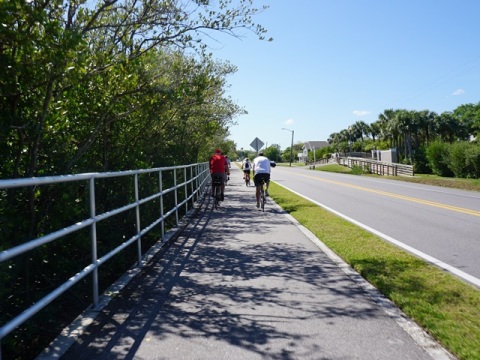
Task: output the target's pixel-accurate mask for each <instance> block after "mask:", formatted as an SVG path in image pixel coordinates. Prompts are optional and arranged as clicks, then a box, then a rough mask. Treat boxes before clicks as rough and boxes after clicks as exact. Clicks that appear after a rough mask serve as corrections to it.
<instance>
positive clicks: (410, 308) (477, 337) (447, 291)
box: [269, 182, 480, 360]
mask: <svg viewBox="0 0 480 360" xmlns="http://www.w3.org/2000/svg"><path fill="white" fill-rule="evenodd" d="M269 192H270V196H271V197H272V198H273V199H274V200H275V201H276V202H277V203H278V204H279V205H280V206H281V207H282V208H283V209H284V210H286V211H287V212H288V213H289V214H290V215H292V216H293V217H294V218H295V219H297V220H298V222H299V223H300V224H302V225H303V226H305V227H306V228H307V229H309V230H310V231H311V232H312V233H313V234H315V236H316V237H317V238H319V239H320V240H321V241H322V242H323V243H324V244H326V245H327V246H328V247H329V248H330V249H331V250H333V251H334V252H335V253H336V254H337V255H338V256H340V257H341V258H342V259H343V260H344V261H345V262H346V263H348V264H349V265H350V266H351V267H352V268H353V269H355V270H356V271H357V272H358V273H359V274H360V275H361V276H362V277H363V278H364V279H366V280H367V281H368V282H370V283H371V284H372V285H373V286H375V287H376V288H377V289H378V290H379V291H380V292H381V293H382V294H384V295H385V296H386V297H387V298H389V299H390V300H391V301H393V302H394V303H395V304H396V305H397V306H398V307H399V308H400V309H401V310H402V311H403V312H404V313H405V314H407V315H408V316H409V317H410V318H411V319H412V320H414V321H415V322H416V323H417V324H419V325H420V326H421V327H422V328H423V329H424V330H425V331H426V332H427V333H429V334H430V335H432V337H434V338H435V339H436V340H437V341H438V342H439V343H440V344H442V345H443V346H444V347H445V348H446V349H447V350H449V351H450V352H451V353H452V354H454V355H455V356H457V357H458V358H459V359H462V360H478V359H480V291H479V290H478V289H476V288H475V287H473V286H471V285H470V284H467V283H465V282H463V281H462V280H460V279H458V278H457V277H455V276H453V275H451V274H449V273H447V272H445V271H443V270H441V269H439V268H438V267H436V266H434V265H431V264H429V263H427V262H425V261H423V260H422V259H419V258H418V257H416V256H414V255H412V254H410V253H408V252H406V251H404V250H402V249H400V248H398V247H396V246H394V245H393V244H390V243H388V242H386V241H385V240H383V239H381V238H379V237H378V236H376V235H374V234H372V233H370V232H368V231H366V230H363V229H361V228H359V227H357V226H356V225H354V224H352V223H350V222H348V221H346V220H344V219H342V218H340V217H338V216H336V215H334V214H332V213H330V212H329V211H327V210H325V209H323V208H321V207H319V206H317V205H315V204H314V203H312V202H310V201H308V200H306V199H304V198H302V197H300V196H298V195H296V194H293V193H292V192H290V191H288V190H286V189H285V188H283V187H281V186H279V185H278V184H275V183H274V182H272V183H271V184H270V189H269Z"/></svg>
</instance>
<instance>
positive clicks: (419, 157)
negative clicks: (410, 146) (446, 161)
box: [413, 146, 432, 174]
mask: <svg viewBox="0 0 480 360" xmlns="http://www.w3.org/2000/svg"><path fill="white" fill-rule="evenodd" d="M413 172H414V173H415V174H431V173H432V169H431V168H430V165H429V163H428V159H427V152H426V149H425V147H423V146H421V147H419V148H418V149H417V150H415V152H414V154H413Z"/></svg>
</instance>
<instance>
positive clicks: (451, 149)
mask: <svg viewBox="0 0 480 360" xmlns="http://www.w3.org/2000/svg"><path fill="white" fill-rule="evenodd" d="M470 146H471V144H469V143H468V142H464V141H460V142H455V143H453V144H449V145H448V154H449V156H448V167H449V168H450V170H451V171H452V172H453V175H454V176H455V177H457V178H466V177H469V176H468V174H469V173H470V170H469V169H468V167H467V159H466V155H467V152H468V148H469V147H470Z"/></svg>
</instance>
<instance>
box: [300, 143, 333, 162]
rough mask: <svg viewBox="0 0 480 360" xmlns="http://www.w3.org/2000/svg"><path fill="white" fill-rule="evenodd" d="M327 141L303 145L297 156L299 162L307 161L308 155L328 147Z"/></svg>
mask: <svg viewBox="0 0 480 360" xmlns="http://www.w3.org/2000/svg"><path fill="white" fill-rule="evenodd" d="M328 145H329V144H328V141H306V142H304V143H303V146H302V152H301V153H299V154H298V160H299V161H300V162H307V161H308V153H309V152H310V151H314V150H318V149H321V148H324V147H326V146H328Z"/></svg>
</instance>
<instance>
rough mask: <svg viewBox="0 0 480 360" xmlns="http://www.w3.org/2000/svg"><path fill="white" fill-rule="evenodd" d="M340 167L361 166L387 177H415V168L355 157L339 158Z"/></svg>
mask: <svg viewBox="0 0 480 360" xmlns="http://www.w3.org/2000/svg"><path fill="white" fill-rule="evenodd" d="M338 163H339V164H340V165H344V166H347V167H349V168H352V167H353V166H360V167H361V168H362V169H364V170H365V171H368V172H369V173H371V174H377V175H387V176H413V175H414V174H413V166H412V165H404V164H397V163H386V162H382V161H376V160H370V159H363V158H353V157H340V158H338Z"/></svg>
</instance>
